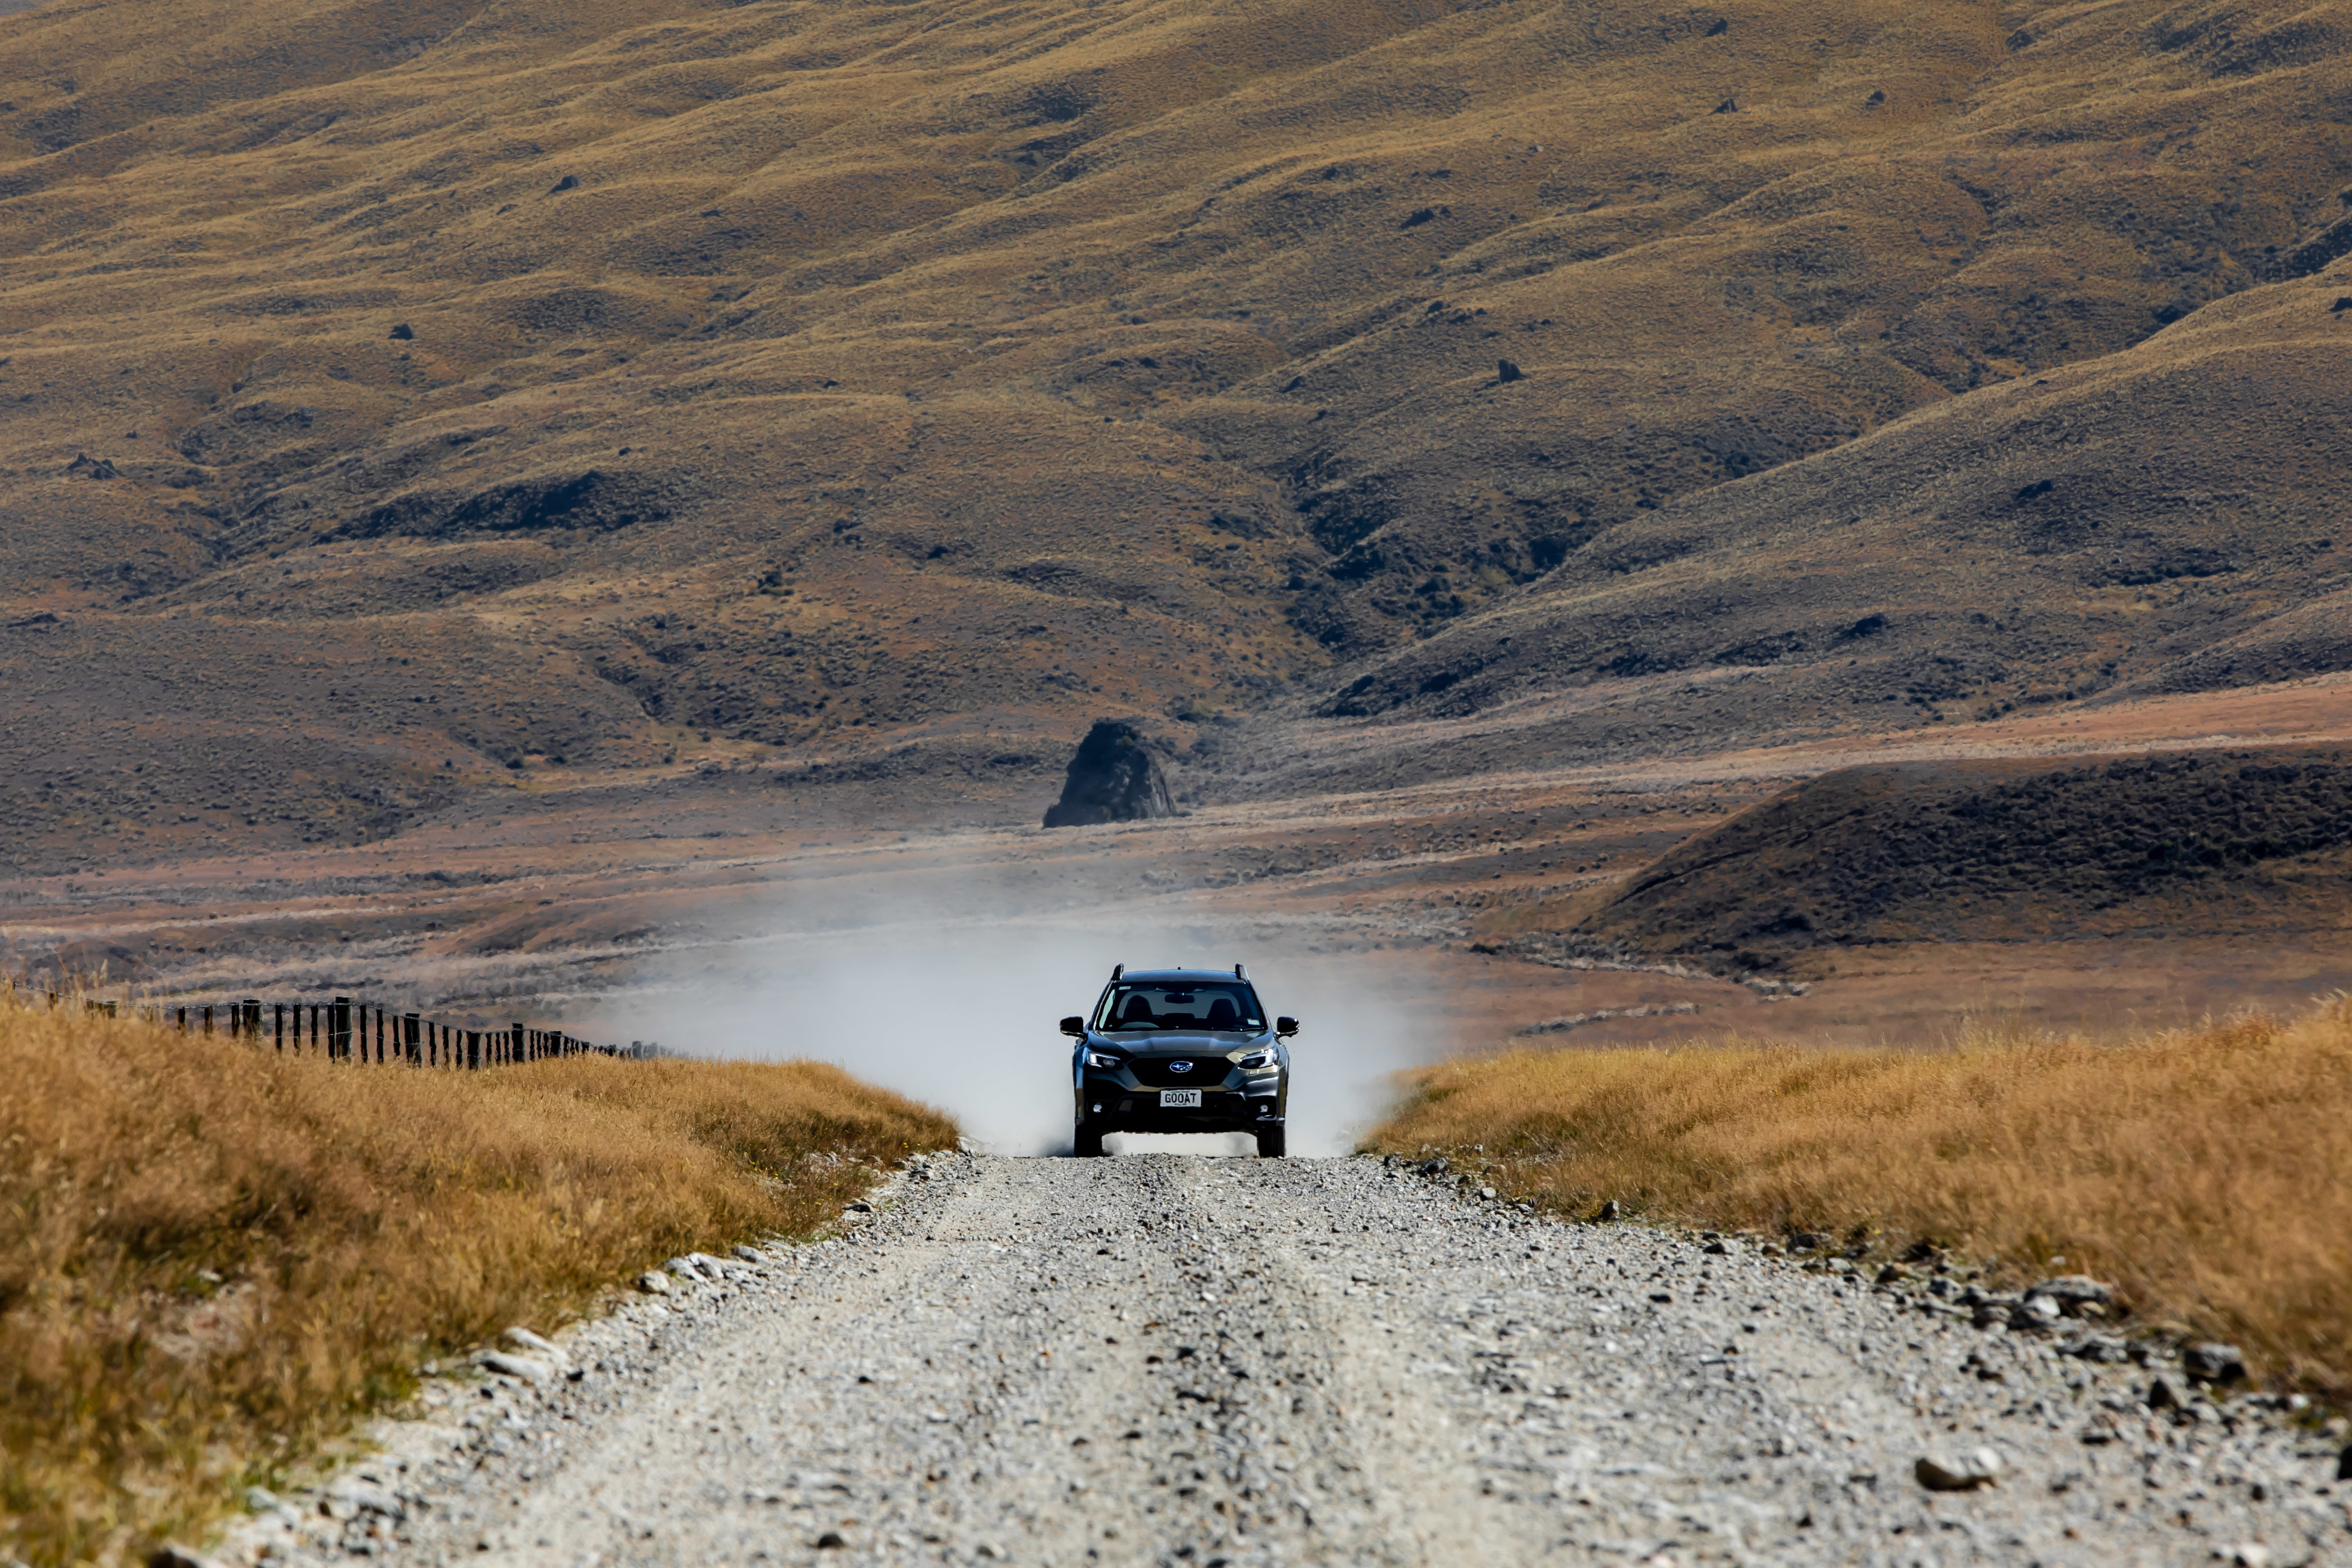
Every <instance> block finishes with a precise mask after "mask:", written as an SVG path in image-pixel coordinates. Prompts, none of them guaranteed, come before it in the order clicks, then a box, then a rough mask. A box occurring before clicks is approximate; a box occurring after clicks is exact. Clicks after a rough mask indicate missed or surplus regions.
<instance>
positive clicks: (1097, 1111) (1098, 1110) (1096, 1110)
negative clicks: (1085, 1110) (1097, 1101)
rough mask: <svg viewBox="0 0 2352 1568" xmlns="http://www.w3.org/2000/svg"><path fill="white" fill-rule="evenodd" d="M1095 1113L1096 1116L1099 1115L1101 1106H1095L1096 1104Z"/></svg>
mask: <svg viewBox="0 0 2352 1568" xmlns="http://www.w3.org/2000/svg"><path fill="white" fill-rule="evenodd" d="M1095 1114H1096V1115H1097V1116H1100V1115H1101V1114H1102V1107H1101V1106H1099V1105H1097V1106H1096V1107H1095Z"/></svg>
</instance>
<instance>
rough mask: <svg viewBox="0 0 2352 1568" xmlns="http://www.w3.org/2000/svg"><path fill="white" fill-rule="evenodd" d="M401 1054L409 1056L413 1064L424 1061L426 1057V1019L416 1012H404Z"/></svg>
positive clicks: (401, 1022)
mask: <svg viewBox="0 0 2352 1568" xmlns="http://www.w3.org/2000/svg"><path fill="white" fill-rule="evenodd" d="M400 1033H401V1041H400V1047H401V1051H400V1054H401V1055H402V1056H404V1057H405V1058H408V1060H409V1061H410V1062H411V1063H412V1064H413V1063H416V1062H421V1061H423V1060H424V1059H425V1058H424V1055H423V1051H422V1047H423V1044H424V1039H425V1021H424V1019H422V1018H420V1017H418V1016H416V1015H415V1014H414V1013H406V1014H403V1015H402V1016H401V1020H400Z"/></svg>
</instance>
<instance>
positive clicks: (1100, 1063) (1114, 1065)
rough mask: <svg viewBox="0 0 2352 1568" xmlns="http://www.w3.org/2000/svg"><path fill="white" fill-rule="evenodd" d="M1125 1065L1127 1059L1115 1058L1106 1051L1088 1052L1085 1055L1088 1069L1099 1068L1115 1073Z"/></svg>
mask: <svg viewBox="0 0 2352 1568" xmlns="http://www.w3.org/2000/svg"><path fill="white" fill-rule="evenodd" d="M1126 1065H1127V1059H1126V1058H1124V1057H1115V1056H1113V1055H1111V1054H1110V1053H1109V1052H1108V1051H1088V1052H1087V1066H1088V1067H1090V1068H1103V1069H1105V1070H1106V1071H1109V1072H1117V1071H1118V1069H1119V1068H1123V1067H1125V1066H1126Z"/></svg>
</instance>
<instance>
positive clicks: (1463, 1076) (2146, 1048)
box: [1368, 996, 2352, 1396]
mask: <svg viewBox="0 0 2352 1568" xmlns="http://www.w3.org/2000/svg"><path fill="white" fill-rule="evenodd" d="M1368 1142H1369V1145H1370V1147H1371V1148H1373V1149H1375V1150H1380V1151H1386V1152H1400V1153H1412V1152H1419V1151H1422V1150H1423V1149H1433V1150H1437V1151H1443V1152H1447V1153H1449V1154H1450V1155H1453V1156H1454V1157H1456V1158H1457V1159H1458V1160H1461V1161H1464V1162H1465V1163H1474V1164H1477V1165H1481V1166H1483V1167H1485V1168H1486V1169H1487V1170H1488V1171H1489V1172H1491V1173H1492V1175H1493V1178H1494V1180H1495V1184H1496V1186H1497V1187H1498V1188H1500V1189H1502V1190H1504V1191H1505V1192H1506V1193H1507V1194H1509V1195H1512V1196H1515V1197H1517V1198H1520V1199H1524V1200H1532V1201H1536V1202H1538V1203H1540V1204H1542V1205H1546V1206H1549V1207H1551V1208H1554V1209H1558V1210H1562V1211H1570V1212H1579V1213H1590V1212H1591V1205H1595V1204H1597V1203H1598V1202H1600V1201H1601V1200H1604V1199H1608V1198H1615V1199H1616V1200H1618V1201H1619V1203H1620V1204H1621V1205H1624V1206H1626V1207H1628V1208H1630V1209H1633V1211H1635V1212H1636V1213H1639V1214H1642V1215H1645V1216H1648V1217H1654V1218H1657V1219H1661V1220H1672V1221H1680V1222H1684V1223H1688V1224H1693V1225H1703V1226H1713V1227H1717V1228H1721V1229H1726V1230H1730V1229H1740V1228H1762V1229H1766V1230H1770V1231H1774V1232H1778V1231H1781V1230H1784V1229H1794V1228H1805V1229H1812V1230H1822V1231H1831V1232H1834V1233H1837V1234H1839V1235H1841V1236H1847V1235H1853V1234H1854V1233H1857V1232H1859V1233H1861V1234H1862V1235H1864V1236H1868V1237H1873V1238H1874V1240H1875V1242H1876V1243H1877V1244H1879V1245H1880V1246H1882V1247H1889V1248H1900V1247H1906V1246H1907V1245H1909V1244H1910V1243H1912V1242H1913V1241H1916V1240H1922V1239H1924V1240H1927V1241H1931V1242H1933V1243H1936V1244H1937V1245H1941V1246H1948V1247H1955V1248H1958V1249H1960V1250H1963V1251H1965V1252H1968V1253H1969V1254H1971V1255H1974V1256H1976V1257H1979V1258H1985V1259H1988V1260H1990V1261H1992V1262H1994V1263H1996V1264H1998V1265H2000V1267H2001V1268H2003V1269H2004V1270H2005V1271H2006V1272H2008V1273H2010V1274H2011V1275H2013V1276H2015V1277H2016V1278H2017V1279H2026V1278H2028V1277H2039V1276H2040V1275H2042V1274H2047V1273H2049V1272H2052V1271H2053V1270H2052V1269H2051V1267H2050V1265H2049V1259H2050V1258H2053V1257H2060V1256H2063V1258H2065V1259H2066V1265H2065V1268H2064V1269H2063V1270H2060V1271H2063V1272H2086V1273H2091V1274H2095V1275H2097V1276H2099V1277H2101V1278H2103V1279H2109V1280H2111V1281H2114V1282H2115V1283H2116V1284H2117V1285H2118V1286H2119V1287H2121V1289H2122V1290H2123V1292H2124V1293H2125V1296H2126V1300H2127V1301H2128V1303H2129V1305H2130V1306H2131V1308H2132V1309H2133V1311H2134V1313H2135V1316H2136V1318H2137V1321H2141V1322H2143V1323H2147V1322H2155V1321H2173V1322H2177V1323H2179V1324H2181V1325H2183V1326H2186V1327H2188V1328H2190V1329H2193V1330H2195V1331H2200V1332H2202V1333H2208V1334H2212V1335H2217V1336H2220V1337H2222V1338H2226V1339H2230V1340H2231V1341H2234V1342H2238V1343H2239V1344H2241V1345H2242V1346H2243V1347H2244V1348H2245V1349H2246V1350H2247V1352H2249V1358H2250V1361H2251V1360H2252V1359H2254V1358H2256V1357H2259V1359H2260V1361H2261V1362H2262V1363H2263V1364H2264V1365H2265V1367H2266V1369H2267V1371H2268V1373H2270V1374H2271V1375H2272V1376H2273V1377H2285V1378H2290V1379H2294V1380H2297V1381H2301V1382H2304V1383H2306V1384H2315V1385H2317V1386H2319V1387H2321V1388H2323V1389H2326V1390H2327V1391H2329V1392H2331V1393H2333V1394H2336V1395H2338V1396H2342V1395H2344V1394H2347V1393H2352V1342H2347V1340H2352V999H2347V998H2344V997H2340V996H2339V997H2337V998H2335V999H2334V1000H2332V1001H2330V1002H2327V1003H2326V1004H2323V1005H2320V1006H2318V1007H2317V1008H2315V1010H2314V1011H2312V1012H2311V1013H2309V1014H2308V1015H2306V1016H2301V1017H2297V1018H2294V1019H2292V1020H2283V1019H2279V1018H2274V1017H2264V1016H2254V1017H2247V1018H2242V1019H2238V1020H2235V1021H2232V1022H2230V1023H2226V1024H2220V1025H2213V1026H2208V1027H2204V1028H2200V1029H2196V1030H2186V1031H2179V1032H2172V1033H2164V1034H2150V1035H2146V1036H2141V1037H2135V1038H2131V1039H2127V1040H2126V1041H2125V1042H2124V1043H2121V1044H2106V1045H2094V1044H2092V1043H2090V1042H2087V1041H2084V1040H2081V1039H2059V1038H2027V1037H2020V1036H2018V1035H2015V1034H2014V1033H2011V1034H2007V1035H2004V1034H2002V1033H2000V1032H1999V1031H1995V1030H1991V1029H1986V1028H1978V1029H1975V1030H1973V1031H1970V1032H1969V1033H1967V1034H1966V1035H1965V1036H1964V1037H1963V1038H1961V1039H1960V1040H1959V1041H1958V1042H1957V1044H1956V1045H1954V1046H1953V1047H1952V1048H1948V1049H1940V1050H1932V1051H1907V1050H1894V1049H1875V1050H1843V1049H1830V1048H1802V1047H1792V1046H1785V1045H1769V1044H1758V1043H1750V1042H1737V1041H1734V1042H1728V1043H1723V1044H1717V1045H1704V1044H1696V1043H1695V1044H1692V1045H1689V1046H1686V1047H1679V1048H1673V1049H1664V1050H1639V1049H1625V1050H1595V1051H1576V1050H1560V1051H1531V1050H1523V1051H1517V1052H1514V1053H1511V1054H1508V1055H1505V1056H1498V1057H1493V1058H1484V1059H1480V1060H1475V1061H1463V1062H1455V1063H1450V1064H1446V1065H1443V1066H1439V1067H1435V1068H1428V1069H1425V1070H1423V1071H1422V1072H1420V1073H1418V1074H1416V1075H1414V1077H1413V1078H1412V1079H1411V1080H1410V1082H1409V1094H1408V1097H1407V1099H1406V1100H1405V1101H1404V1102H1403V1103H1402V1106H1401V1107H1400V1108H1399V1109H1398V1110H1397V1111H1396V1113H1395V1114H1394V1115H1393V1116H1391V1118H1390V1120H1389V1121H1386V1122H1385V1123H1383V1124H1382V1125H1381V1127H1379V1128H1378V1129H1376V1130H1375V1131H1373V1133H1372V1134H1371V1136H1370V1139H1369V1141H1368ZM1482 1146H1483V1147H1482Z"/></svg>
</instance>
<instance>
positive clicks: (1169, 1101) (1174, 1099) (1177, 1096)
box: [1160, 1089, 1201, 1110]
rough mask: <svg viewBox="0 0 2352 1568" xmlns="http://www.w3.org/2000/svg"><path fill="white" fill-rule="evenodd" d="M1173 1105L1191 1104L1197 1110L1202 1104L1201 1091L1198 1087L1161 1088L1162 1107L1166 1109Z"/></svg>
mask: <svg viewBox="0 0 2352 1568" xmlns="http://www.w3.org/2000/svg"><path fill="white" fill-rule="evenodd" d="M1171 1105H1189V1106H1191V1107H1192V1108H1193V1109H1194V1110H1199V1109H1200V1105H1201V1091H1200V1090H1199V1089H1161V1090H1160V1109H1161V1110H1166V1109H1167V1108H1168V1107H1169V1106H1171Z"/></svg>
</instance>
